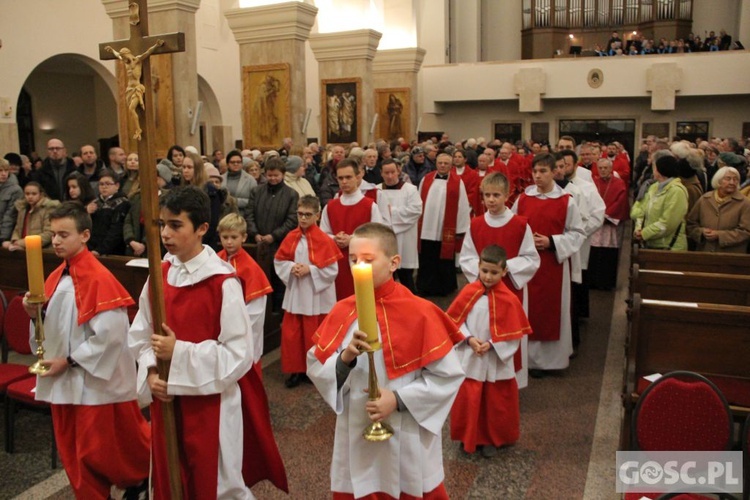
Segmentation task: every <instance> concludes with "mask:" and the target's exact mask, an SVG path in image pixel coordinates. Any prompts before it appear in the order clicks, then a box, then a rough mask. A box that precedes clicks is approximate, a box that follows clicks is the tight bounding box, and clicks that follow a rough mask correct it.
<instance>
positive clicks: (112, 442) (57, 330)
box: [24, 202, 150, 498]
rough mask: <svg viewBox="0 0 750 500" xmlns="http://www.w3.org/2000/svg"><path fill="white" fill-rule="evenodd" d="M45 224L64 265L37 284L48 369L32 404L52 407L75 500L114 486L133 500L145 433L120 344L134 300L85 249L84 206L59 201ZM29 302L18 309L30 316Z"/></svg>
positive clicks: (140, 479)
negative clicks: (42, 304)
mask: <svg viewBox="0 0 750 500" xmlns="http://www.w3.org/2000/svg"><path fill="white" fill-rule="evenodd" d="M50 224H51V228H52V246H53V248H54V250H55V254H56V255H57V256H58V257H62V258H63V259H64V260H65V262H63V263H62V264H60V266H59V267H58V268H57V269H55V270H54V271H53V272H52V273H51V274H50V275H49V277H48V278H47V280H46V282H45V284H44V295H45V297H46V298H47V299H48V303H47V308H46V315H45V319H44V327H45V336H46V341H45V342H44V348H45V349H46V355H47V359H46V360H45V361H43V362H42V364H44V365H45V366H47V367H49V371H48V372H47V373H45V374H43V375H39V376H38V377H37V386H36V399H37V400H40V401H47V402H49V403H51V409H52V422H53V423H54V429H55V441H56V442H57V449H58V452H59V453H60V458H61V459H62V463H63V466H64V467H65V472H66V473H67V474H68V479H69V480H70V485H71V487H72V488H73V492H74V493H75V495H76V498H107V497H108V496H109V492H110V488H111V486H112V485H113V484H114V485H116V486H117V487H119V488H128V491H127V492H126V496H125V498H138V493H139V492H141V493H145V492H146V490H147V489H148V471H149V458H148V457H149V440H150V431H149V427H148V423H147V422H146V420H145V419H144V418H143V415H142V414H141V412H140V410H139V408H138V402H137V400H136V386H135V375H136V372H135V362H134V360H133V357H132V356H131V354H130V352H129V351H128V349H127V344H126V340H127V333H128V314H127V307H128V306H129V305H132V304H134V302H133V299H132V298H130V295H129V294H128V292H127V291H126V290H125V289H124V288H123V286H122V285H121V284H120V283H119V282H118V281H117V280H116V279H115V277H114V276H112V274H111V273H110V272H109V270H107V268H105V267H104V266H103V265H102V264H101V263H100V262H99V261H98V260H97V259H96V257H94V255H92V254H91V252H90V251H89V250H88V249H87V248H86V243H87V241H88V239H89V237H90V235H91V218H90V217H89V215H88V213H86V209H85V208H84V207H82V206H81V205H80V204H77V203H74V202H66V203H63V204H62V205H61V206H59V207H57V208H55V209H54V210H53V211H52V213H51V214H50ZM28 297H29V294H28V293H27V294H26V297H25V298H24V307H25V309H26V312H27V313H28V314H29V316H31V317H32V318H36V315H37V307H36V304H29V303H28V301H27V299H28ZM31 344H32V346H34V348H35V347H36V343H35V342H34V325H33V323H32V324H31ZM115 422H116V423H117V425H114V423H115ZM137 485H140V487H139V486H137Z"/></svg>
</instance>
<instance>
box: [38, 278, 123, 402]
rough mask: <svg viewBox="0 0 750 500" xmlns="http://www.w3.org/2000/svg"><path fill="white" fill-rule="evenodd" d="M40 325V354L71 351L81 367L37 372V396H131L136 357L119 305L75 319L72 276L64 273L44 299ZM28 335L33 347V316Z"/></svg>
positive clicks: (119, 398)
mask: <svg viewBox="0 0 750 500" xmlns="http://www.w3.org/2000/svg"><path fill="white" fill-rule="evenodd" d="M44 330H45V340H44V349H45V357H46V358H47V359H52V358H66V357H68V356H70V357H71V358H73V359H74V360H75V361H76V363H78V364H79V365H81V368H79V369H68V370H65V371H64V372H63V373H61V374H60V375H58V376H56V377H37V382H36V396H35V397H36V399H37V400H39V401H48V402H50V403H53V404H75V405H102V404H110V403H122V402H126V401H133V400H134V399H135V398H136V391H135V361H134V360H133V356H132V355H131V354H130V351H128V346H127V335H128V313H127V311H126V309H125V308H124V307H120V308H117V309H110V310H109V311H103V312H100V313H98V314H96V315H95V316H94V317H92V318H91V319H90V320H88V321H87V322H85V323H84V324H82V325H79V324H78V308H77V307H76V301H75V288H74V287H73V279H72V278H71V277H70V276H68V275H64V276H62V277H61V278H60V282H59V283H58V285H57V289H56V290H55V293H54V294H53V295H52V298H51V299H50V301H49V303H48V304H47V313H46V316H45V320H44ZM29 335H30V342H31V347H32V352H33V351H35V350H36V341H35V340H34V322H33V321H32V322H31V324H30V328H29Z"/></svg>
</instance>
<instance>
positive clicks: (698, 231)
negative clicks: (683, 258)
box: [687, 191, 750, 253]
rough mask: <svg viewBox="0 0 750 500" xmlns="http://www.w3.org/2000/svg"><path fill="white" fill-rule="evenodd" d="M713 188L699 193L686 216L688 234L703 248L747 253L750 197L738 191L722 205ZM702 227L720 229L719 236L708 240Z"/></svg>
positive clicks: (714, 250) (700, 248)
mask: <svg viewBox="0 0 750 500" xmlns="http://www.w3.org/2000/svg"><path fill="white" fill-rule="evenodd" d="M714 193H715V192H714V191H709V192H708V193H706V194H704V195H703V196H701V197H700V199H699V200H698V202H697V203H696V204H695V206H694V207H693V209H692V210H691V211H690V213H689V214H688V217H687V234H688V237H689V238H690V239H691V240H693V241H695V242H696V243H697V244H698V248H697V250H698V251H701V252H722V253H745V252H747V244H748V241H750V199H747V198H746V197H744V196H743V195H742V194H740V192H739V191H736V192H735V193H734V194H733V195H732V196H730V197H729V198H728V199H727V200H726V201H724V202H723V203H722V204H721V205H719V203H718V202H717V201H716V197H715V194H714ZM703 228H710V229H718V231H719V239H718V240H707V239H706V238H705V237H704V236H703V231H702V229H703Z"/></svg>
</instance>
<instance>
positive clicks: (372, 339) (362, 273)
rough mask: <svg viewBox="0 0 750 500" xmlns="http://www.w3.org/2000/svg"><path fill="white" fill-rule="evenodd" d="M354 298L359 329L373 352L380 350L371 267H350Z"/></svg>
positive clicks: (363, 264) (367, 265)
mask: <svg viewBox="0 0 750 500" xmlns="http://www.w3.org/2000/svg"><path fill="white" fill-rule="evenodd" d="M352 276H353V277H354V296H355V298H356V301H357V320H358V322H359V329H360V330H361V331H363V332H365V333H366V334H367V343H368V344H370V347H371V348H372V349H373V350H377V349H379V348H380V342H379V341H378V320H377V316H376V315H375V285H374V284H373V281H372V265H371V264H367V263H365V262H361V263H359V264H355V265H353V266H352Z"/></svg>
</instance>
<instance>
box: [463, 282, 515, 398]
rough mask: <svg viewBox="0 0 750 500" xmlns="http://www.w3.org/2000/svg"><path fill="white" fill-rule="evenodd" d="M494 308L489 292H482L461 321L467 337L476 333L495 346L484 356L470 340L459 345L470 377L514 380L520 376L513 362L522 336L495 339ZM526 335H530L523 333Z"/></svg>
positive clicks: (480, 379)
mask: <svg viewBox="0 0 750 500" xmlns="http://www.w3.org/2000/svg"><path fill="white" fill-rule="evenodd" d="M489 318H490V308H489V300H488V299H487V295H482V296H481V297H480V298H479V300H477V301H476V303H475V304H474V305H473V306H472V308H471V311H469V314H468V315H467V316H466V321H465V322H464V323H463V324H462V325H461V333H463V334H464V335H465V336H466V337H467V338H468V337H469V336H472V337H475V338H476V339H477V340H479V341H481V342H490V345H491V348H490V350H489V351H487V352H486V353H485V354H484V355H482V356H477V355H476V354H475V353H474V350H473V349H472V348H471V346H470V345H469V343H468V342H466V341H465V340H464V341H462V342H459V343H458V344H457V345H456V347H455V349H456V353H457V354H458V358H459V359H460V360H461V366H463V369H464V372H465V373H466V378H470V379H472V380H476V381H478V382H490V383H494V382H497V381H498V380H510V379H512V378H513V377H514V376H516V377H517V373H516V370H515V366H514V364H513V355H514V354H515V353H516V351H517V350H518V348H519V345H520V343H521V340H509V341H505V342H492V334H491V333H490V321H489ZM523 338H526V335H524V336H523Z"/></svg>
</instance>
